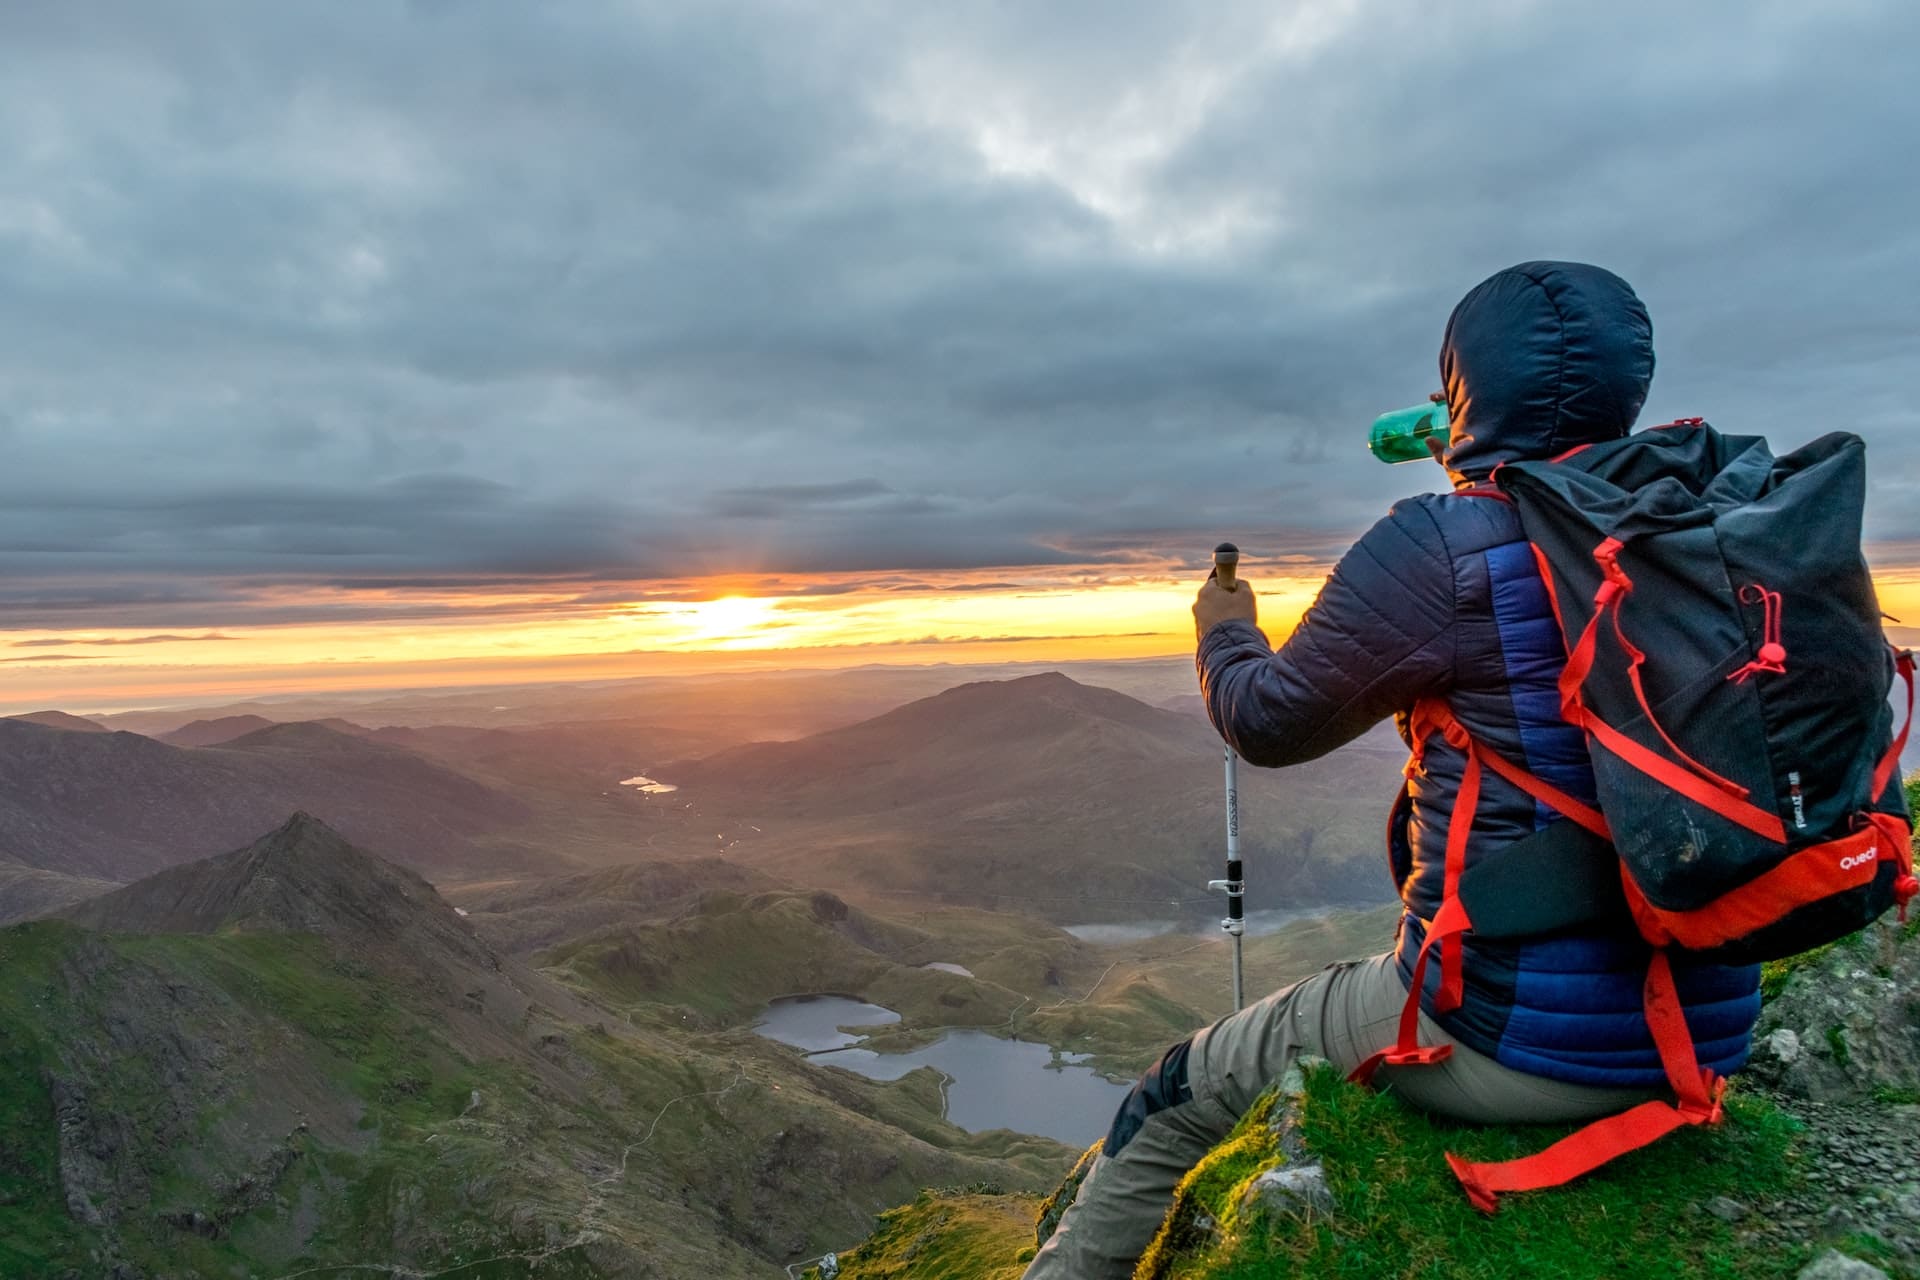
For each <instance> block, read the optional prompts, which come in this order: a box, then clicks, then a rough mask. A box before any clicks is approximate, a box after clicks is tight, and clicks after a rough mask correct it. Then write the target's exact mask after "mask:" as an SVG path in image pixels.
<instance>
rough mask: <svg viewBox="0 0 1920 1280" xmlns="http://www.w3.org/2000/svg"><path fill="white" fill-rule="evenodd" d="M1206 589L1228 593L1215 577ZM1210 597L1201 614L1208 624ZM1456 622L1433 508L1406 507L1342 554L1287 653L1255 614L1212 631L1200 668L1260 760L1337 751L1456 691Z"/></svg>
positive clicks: (1213, 698) (1209, 695)
mask: <svg viewBox="0 0 1920 1280" xmlns="http://www.w3.org/2000/svg"><path fill="white" fill-rule="evenodd" d="M1248 589H1249V588H1247V587H1246V586H1244V585H1243V586H1242V588H1241V590H1243V591H1244V590H1248ZM1206 591H1211V592H1214V593H1217V595H1224V594H1226V593H1224V592H1221V591H1220V588H1219V587H1218V586H1216V585H1215V584H1213V583H1211V582H1210V583H1208V584H1207V588H1206ZM1235 594H1238V593H1235ZM1202 595H1203V599H1202V603H1201V604H1200V605H1197V606H1196V607H1195V613H1196V616H1197V617H1200V618H1202V619H1203V620H1204V618H1205V616H1206V614H1205V612H1204V611H1205V607H1206V599H1205V595H1206V592H1205V591H1203V593H1202ZM1250 603H1251V602H1250V601H1249V602H1248V604H1249V606H1250ZM1453 623H1454V581H1453V559H1452V557H1451V556H1449V555H1448V554H1447V548H1446V544H1445V542H1444V541H1442V539H1441V537H1440V529H1439V526H1438V525H1436V524H1435V523H1434V520H1433V517H1432V515H1431V514H1429V512H1428V511H1427V509H1426V507H1425V506H1424V505H1423V504H1422V503H1420V502H1418V501H1408V502H1402V503H1400V504H1398V505H1396V506H1395V507H1394V508H1393V510H1392V511H1391V512H1390V513H1388V515H1387V517H1386V518H1385V519H1383V520H1381V521H1380V522H1379V523H1378V524H1376V525H1374V526H1373V528H1372V529H1370V530H1368V531H1367V535H1366V536H1365V537H1363V538H1361V539H1360V541H1359V542H1357V543H1355V544H1354V545H1353V547H1352V549H1351V550H1349V551H1348V552H1347V554H1346V555H1345V556H1344V557H1343V558H1342V559H1341V561H1340V563H1339V564H1338V565H1337V566H1336V567H1335V568H1334V571H1333V575H1332V576H1331V577H1329V578H1328V579H1327V583H1326V585H1325V586H1324V587H1322V588H1321V589H1320V595H1319V596H1318V598H1316V599H1315V600H1314V602H1313V605H1312V607H1311V608H1309V609H1308V610H1307V613H1306V616H1305V617H1304V618H1302V619H1301V620H1300V626H1299V628H1298V629H1296V630H1295V631H1294V633H1293V635H1292V637H1291V638H1289V639H1288V641H1287V643H1286V644H1285V645H1284V646H1282V647H1281V648H1280V650H1279V651H1278V652H1275V651H1274V649H1273V648H1272V646H1271V645H1269V644H1268V643H1267V637H1266V635H1265V634H1264V633H1263V632H1262V631H1261V630H1260V628H1259V627H1257V626H1255V625H1254V624H1253V623H1252V622H1250V621H1246V620H1243V619H1231V620H1228V621H1224V622H1218V623H1215V624H1214V625H1212V626H1210V627H1208V628H1207V629H1206V631H1205V632H1204V633H1203V634H1202V635H1201V637H1200V650H1199V655H1198V663H1199V668H1200V689H1201V692H1202V694H1203V695H1204V696H1205V698H1206V702H1207V714H1208V715H1209V716H1210V717H1212V719H1213V724H1214V728H1216V729H1218V730H1219V731H1220V736H1221V737H1223V738H1225V739H1226V740H1227V743H1228V744H1229V745H1230V746H1232V747H1233V749H1234V750H1235V751H1237V752H1239V753H1240V756H1241V758H1243V759H1245V760H1248V761H1250V762H1251V763H1253V764H1257V765H1266V766H1269V767H1277V766H1279V765H1288V764H1297V763H1299V762H1300V761H1302V760H1311V759H1313V758H1314V757H1316V756H1322V755H1325V754H1326V753H1327V752H1329V751H1331V750H1333V749H1334V748H1335V747H1338V746H1340V745H1342V744H1343V743H1347V742H1351V741H1352V740H1353V739H1354V738H1357V737H1359V736H1360V735H1361V734H1362V733H1365V732H1366V731H1367V730H1368V729H1370V728H1372V727H1373V726H1374V725H1376V724H1378V723H1379V722H1380V721H1381V720H1383V719H1385V718H1386V717H1388V716H1390V715H1392V714H1393V713H1394V712H1395V711H1398V710H1400V709H1402V708H1404V707H1408V706H1410V705H1412V703H1413V702H1414V701H1415V700H1417V699H1418V698H1420V697H1421V696H1422V695H1424V694H1429V693H1438V692H1443V691H1444V690H1445V688H1446V686H1447V684H1448V681H1449V680H1450V678H1451V676H1452V673H1453V656H1454V655H1453V649H1454V626H1453Z"/></svg>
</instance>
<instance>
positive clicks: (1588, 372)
mask: <svg viewBox="0 0 1920 1280" xmlns="http://www.w3.org/2000/svg"><path fill="white" fill-rule="evenodd" d="M1440 377H1441V379H1442V382H1441V385H1442V386H1444V387H1445V388H1446V395H1447V416H1448V418H1449V419H1450V420H1451V422H1452V431H1451V433H1450V440H1449V443H1448V447H1447V450H1446V454H1445V456H1444V459H1443V460H1444V461H1445V463H1446V466H1447V470H1448V471H1450V472H1451V473H1452V474H1453V477H1454V483H1455V484H1457V485H1468V484H1478V483H1482V482H1484V481H1485V480H1486V479H1487V477H1488V476H1490V475H1492V474H1493V469H1494V468H1495V467H1497V466H1499V465H1500V464H1501V463H1503V462H1517V461H1520V460H1521V459H1526V458H1551V457H1554V456H1555V455H1557V454H1561V453H1565V452H1566V451H1567V450H1569V449H1572V448H1574V447H1575V446H1577V445H1583V444H1597V443H1599V442H1601V441H1604V440H1616V439H1618V438H1619V437H1621V436H1624V435H1626V434H1627V432H1629V431H1631V430H1632V429H1633V423H1634V419H1635V418H1637V417H1639V415H1640V406H1641V405H1642V404H1644V403H1646V399H1647V386H1648V384H1649V383H1651V382H1652V381H1653V324H1652V322H1651V321H1650V320H1648V318H1647V309H1646V307H1645V306H1643V305H1642V304H1641V302H1640V299H1639V298H1638V297H1636V296H1635V295H1634V292H1633V288H1632V286H1630V285H1628V284H1627V282H1626V281H1625V280H1622V279H1621V278H1620V277H1619V276H1616V275H1614V274H1613V273H1612V272H1611V271H1604V270H1602V269H1601V268H1599V267H1592V266H1588V265H1586V264H1585V263H1580V262H1524V263H1522V264H1520V265H1519V266H1517V267H1508V268H1507V269H1506V270H1505V271H1501V272H1499V273H1497V274H1495V275H1493V276H1490V277H1488V278H1487V279H1486V280H1484V281H1482V282H1481V283H1480V284H1478V285H1476V286H1475V287H1474V289H1473V290H1472V292H1470V293H1468V294H1467V296H1466V297H1464V298H1462V299H1461V300H1460V305H1459V306H1457V307H1455V308H1454V309H1453V315H1452V317H1451V318H1450V319H1449V320H1448V321H1447V333H1446V337H1445V339H1444V340H1443V341H1442V343H1441V347H1440Z"/></svg>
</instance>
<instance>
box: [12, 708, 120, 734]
mask: <svg viewBox="0 0 1920 1280" xmlns="http://www.w3.org/2000/svg"><path fill="white" fill-rule="evenodd" d="M7 719H9V720H19V721H23V722H24V723H26V724H37V725H39V726H41V727H42V728H45V729H64V730H66V731H68V732H69V733H112V732H113V730H111V729H109V728H107V726H105V725H103V724H101V723H100V722H99V721H97V720H89V719H87V718H86V717H85V716H75V715H68V714H67V713H66V712H64V711H34V712H31V713H29V714H27V715H23V716H8V717H7Z"/></svg>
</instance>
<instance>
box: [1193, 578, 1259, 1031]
mask: <svg viewBox="0 0 1920 1280" xmlns="http://www.w3.org/2000/svg"><path fill="white" fill-rule="evenodd" d="M1208 585H1209V588H1212V589H1214V590H1216V591H1217V592H1219V593H1222V594H1224V595H1226V596H1228V597H1235V596H1242V595H1244V596H1245V597H1246V600H1245V603H1246V604H1247V605H1250V604H1251V603H1252V600H1253V591H1252V589H1251V588H1247V589H1245V590H1242V584H1241V582H1240V548H1238V547H1236V546H1234V545H1233V544H1232V543H1231V542H1223V543H1221V544H1220V545H1219V546H1217V547H1215V548H1214V550H1213V574H1212V577H1211V580H1210V582H1209V584H1208ZM1208 594H1209V592H1208V590H1207V589H1203V590H1202V591H1201V604H1196V605H1195V606H1194V618H1195V621H1196V623H1199V624H1202V625H1200V633H1201V634H1202V635H1205V634H1206V625H1205V623H1204V620H1203V619H1202V617H1201V611H1202V606H1203V605H1204V604H1205V603H1206V601H1207V596H1208ZM1233 603H1234V605H1236V606H1238V605H1241V602H1240V601H1238V600H1235V601H1234V602H1233ZM1209 612H1212V611H1211V610H1209ZM1250 613H1251V610H1250V609H1246V608H1243V607H1238V608H1230V609H1229V610H1227V611H1225V616H1226V617H1236V616H1247V615H1249V614H1250ZM1226 762H1227V765H1226V769H1227V775H1226V781H1227V878H1226V879H1224V880H1210V881H1208V882H1207V888H1208V889H1218V890H1220V891H1222V892H1224V893H1225V894H1226V895H1227V918H1226V919H1224V920H1222V921H1221V922H1220V927H1221V928H1222V929H1224V930H1225V931H1226V933H1227V936H1228V937H1230V938H1232V939H1233V1007H1234V1009H1235V1010H1236V1011H1238V1010H1240V1009H1242V1008H1244V1007H1245V1006H1246V980H1245V977H1244V974H1243V972H1242V970H1241V959H1240V939H1241V937H1242V936H1243V935H1244V934H1245V933H1246V881H1245V879H1244V875H1243V870H1242V867H1241V864H1240V760H1239V757H1237V756H1236V755H1234V754H1233V748H1232V747H1227V748H1226Z"/></svg>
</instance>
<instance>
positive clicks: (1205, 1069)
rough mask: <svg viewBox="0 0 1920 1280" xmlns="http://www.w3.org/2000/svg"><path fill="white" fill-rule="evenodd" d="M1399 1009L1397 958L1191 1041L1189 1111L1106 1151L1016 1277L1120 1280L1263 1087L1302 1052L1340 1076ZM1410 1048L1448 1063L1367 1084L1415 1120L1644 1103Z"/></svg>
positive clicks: (1386, 1030)
mask: <svg viewBox="0 0 1920 1280" xmlns="http://www.w3.org/2000/svg"><path fill="white" fill-rule="evenodd" d="M1406 999H1407V989H1406V987H1405V986H1404V985H1402V983H1401V981H1400V970H1399V967H1398V965H1397V964H1396V963H1395V961H1394V957H1393V956H1392V955H1391V954H1388V955H1382V956H1375V957H1374V958H1373V959H1371V960H1356V961H1350V962H1348V963H1346V964H1336V965H1333V966H1330V967H1329V968H1327V969H1324V970H1322V971H1321V972H1319V973H1316V974H1314V975H1313V976H1312V977H1310V978H1305V979H1303V980H1301V981H1300V982H1296V983H1295V984H1294V985H1293V986H1291V987H1288V988H1287V989H1286V990H1284V991H1277V992H1275V993H1274V994H1273V995H1270V996H1268V997H1267V998H1266V999H1265V1000H1262V1001H1260V1002H1259V1003H1258V1004H1255V1005H1253V1006H1251V1007H1250V1008H1247V1009H1243V1010H1241V1011H1240V1012H1239V1013H1236V1014H1233V1015H1231V1016H1229V1017H1227V1018H1223V1019H1222V1020H1221V1021H1219V1022H1216V1023H1214V1024H1213V1025H1212V1026H1211V1027H1208V1028H1207V1029H1206V1030H1204V1031H1202V1032H1200V1034H1199V1035H1197V1036H1195V1037H1194V1039H1193V1042H1192V1048H1191V1049H1190V1050H1189V1051H1188V1054H1187V1058H1186V1076H1187V1080H1186V1083H1187V1085H1188V1087H1189V1088H1191V1090H1192V1092H1193V1097H1192V1100H1191V1101H1181V1102H1178V1103H1177V1104H1175V1105H1172V1106H1167V1107H1165V1108H1164V1109H1160V1110H1154V1111H1152V1112H1151V1114H1148V1115H1147V1116H1146V1118H1145V1121H1144V1123H1141V1124H1140V1125H1139V1128H1138V1130H1137V1131H1135V1132H1134V1133H1133V1134H1132V1136H1131V1137H1130V1138H1126V1139H1125V1141H1124V1145H1122V1146H1120V1148H1119V1150H1118V1152H1117V1153H1114V1154H1108V1151H1111V1149H1112V1146H1113V1144H1112V1142H1111V1141H1110V1142H1109V1144H1108V1149H1107V1151H1103V1152H1102V1154H1101V1155H1099V1156H1097V1157H1096V1158H1095V1160H1094V1162H1093V1167H1092V1168H1091V1169H1090V1170H1089V1171H1088V1173H1087V1177H1086V1181H1084V1182H1083V1183H1081V1185H1080V1193H1079V1195H1078V1196H1076V1197H1075V1199H1074V1202H1073V1204H1072V1205H1070V1206H1069V1207H1068V1209H1067V1212H1066V1214H1065V1215H1064V1216H1063V1217H1062V1218H1061V1219H1060V1225H1059V1226H1058V1228H1056V1229H1055V1231H1054V1233H1053V1237H1052V1238H1051V1239H1050V1240H1048V1241H1047V1243H1046V1245H1045V1246H1044V1247H1042V1248H1041V1250H1040V1252H1039V1253H1038V1254H1037V1255H1036V1256H1035V1257H1034V1260H1033V1264H1032V1265H1031V1266H1029V1267H1028V1268H1027V1272H1026V1277H1025V1280H1126V1278H1127V1277H1130V1276H1131V1275H1132V1274H1133V1268H1134V1263H1135V1262H1136V1261H1137V1260H1138V1259H1139V1257H1140V1255H1141V1254H1142V1253H1144V1252H1145V1251H1146V1248H1147V1246H1148V1245H1149V1244H1151V1243H1152V1242H1153V1237H1154V1235H1155V1234H1156V1233H1157V1232H1158V1231H1159V1229H1160V1223H1161V1221H1162V1220H1163V1219H1164V1218H1165V1217H1166V1214H1167V1209H1168V1208H1169V1207H1170V1206H1171V1205H1172V1203H1173V1191H1174V1188H1175V1187H1176V1186H1177V1185H1178V1184H1179V1182H1180V1179H1181V1178H1182V1177H1184V1176H1185V1175H1186V1172H1187V1170H1189V1169H1191V1168H1192V1167H1193V1166H1194V1165H1195V1164H1197V1163H1199V1161H1200V1159H1201V1157H1203V1156H1205V1155H1206V1154H1207V1152H1208V1151H1210V1150H1211V1149H1212V1148H1213V1147H1214V1146H1216V1145H1217V1144H1218V1143H1219V1142H1220V1140H1221V1139H1222V1138H1224V1137H1226V1136H1227V1133H1228V1132H1229V1131H1230V1130H1231V1129H1232V1128H1233V1126H1234V1125H1235V1124H1236V1123H1237V1122H1238V1121H1239V1118H1240V1116H1241V1114H1242V1113H1243V1112H1245V1111H1246V1110H1247V1108H1248V1107H1250V1106H1252V1105H1253V1103H1254V1101H1255V1100H1256V1099H1257V1098H1258V1097H1259V1096H1260V1095H1261V1094H1262V1093H1263V1092H1265V1091H1266V1089H1267V1086H1269V1085H1270V1084H1272V1083H1273V1082H1274V1081H1276V1080H1278V1079H1279V1078H1280V1077H1281V1076H1282V1075H1283V1074H1284V1073H1285V1072H1286V1070H1287V1068H1288V1066H1290V1065H1291V1064H1292V1063H1293V1060H1294V1059H1295V1058H1296V1057H1298V1056H1300V1055H1301V1054H1315V1055H1318V1056H1319V1057H1323V1058H1327V1059H1329V1060H1331V1061H1332V1062H1333V1063H1334V1064H1335V1065H1337V1066H1339V1067H1340V1068H1341V1069H1342V1070H1343V1071H1351V1070H1352V1069H1353V1068H1355V1067H1357V1066H1359V1065H1360V1063H1361V1062H1362V1061H1364V1060H1365V1059H1366V1058H1367V1057H1368V1056H1369V1055H1371V1054H1372V1053H1373V1052H1374V1051H1375V1050H1377V1049H1382V1048H1385V1047H1386V1046H1387V1044H1388V1043H1389V1042H1391V1041H1392V1040H1393V1038H1394V1033H1395V1031H1396V1028H1397V1023H1398V1020H1399V1017H1400V1010H1401V1007H1402V1006H1403V1005H1404V1004H1405V1003H1406ZM1420 1039H1421V1043H1423V1044H1442V1043H1445V1044H1454V1050H1453V1053H1452V1055H1451V1056H1449V1057H1448V1058H1447V1060H1446V1061H1445V1062H1442V1063H1440V1064H1438V1065H1436V1066H1429V1067H1382V1068H1381V1069H1380V1072H1379V1075H1378V1076H1377V1078H1376V1080H1375V1083H1376V1085H1377V1086H1379V1087H1381V1088H1385V1087H1387V1086H1392V1088H1393V1090H1394V1092H1395V1093H1397V1094H1399V1095H1400V1096H1401V1097H1403V1098H1405V1099H1406V1100H1407V1101H1408V1102H1410V1103H1412V1104H1413V1105H1414V1106H1416V1107H1419V1108H1420V1109H1421V1110H1423V1111H1429V1112H1433V1113H1435V1114H1438V1115H1443V1116H1448V1117H1451V1118H1453V1119H1456V1120H1464V1121H1467V1122H1469V1123H1475V1124H1550V1123H1556V1122H1570V1121H1578V1120H1590V1119H1593V1118H1595V1117H1597V1116H1603V1115H1610V1114H1612V1113H1613V1112H1616V1111H1621V1110H1624V1109H1625V1108H1627V1107H1630V1106H1633V1105H1634V1104H1636V1103H1639V1102H1644V1101H1646V1099H1647V1098H1648V1097H1649V1096H1650V1095H1649V1093H1648V1092H1647V1091H1646V1090H1639V1089H1596V1088H1591V1087H1588V1086H1585V1085H1573V1084H1562V1083H1560V1082H1559V1081H1556V1080H1548V1079H1546V1078H1544V1077H1541V1076H1532V1075H1527V1074H1526V1073H1524V1072H1520V1071H1515V1070H1513V1069H1512V1068H1511V1067H1503V1066H1501V1065H1500V1064H1499V1063H1497V1062H1495V1061H1494V1060H1493V1059H1491V1058H1488V1057H1485V1056H1483V1055H1481V1054H1478V1053H1474V1052H1473V1051H1472V1050H1470V1049H1467V1048H1464V1047H1462V1046H1460V1045H1458V1044H1455V1042H1454V1041H1452V1040H1451V1039H1450V1038H1448V1037H1447V1036H1446V1035H1445V1034H1444V1033H1442V1032H1441V1030H1440V1029H1439V1028H1438V1027H1437V1026H1435V1025H1434V1024H1433V1022H1432V1020H1431V1019H1429V1018H1428V1017H1427V1016H1426V1015H1425V1014H1422V1015H1421V1017H1420ZM1163 1061H1164V1060H1163ZM1149 1075H1150V1076H1151V1075H1152V1073H1151V1072H1150V1073H1149ZM1146 1083H1147V1082H1146V1081H1143V1085H1145V1084H1146ZM1122 1111H1123V1114H1124V1112H1125V1108H1123V1109H1122Z"/></svg>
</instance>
